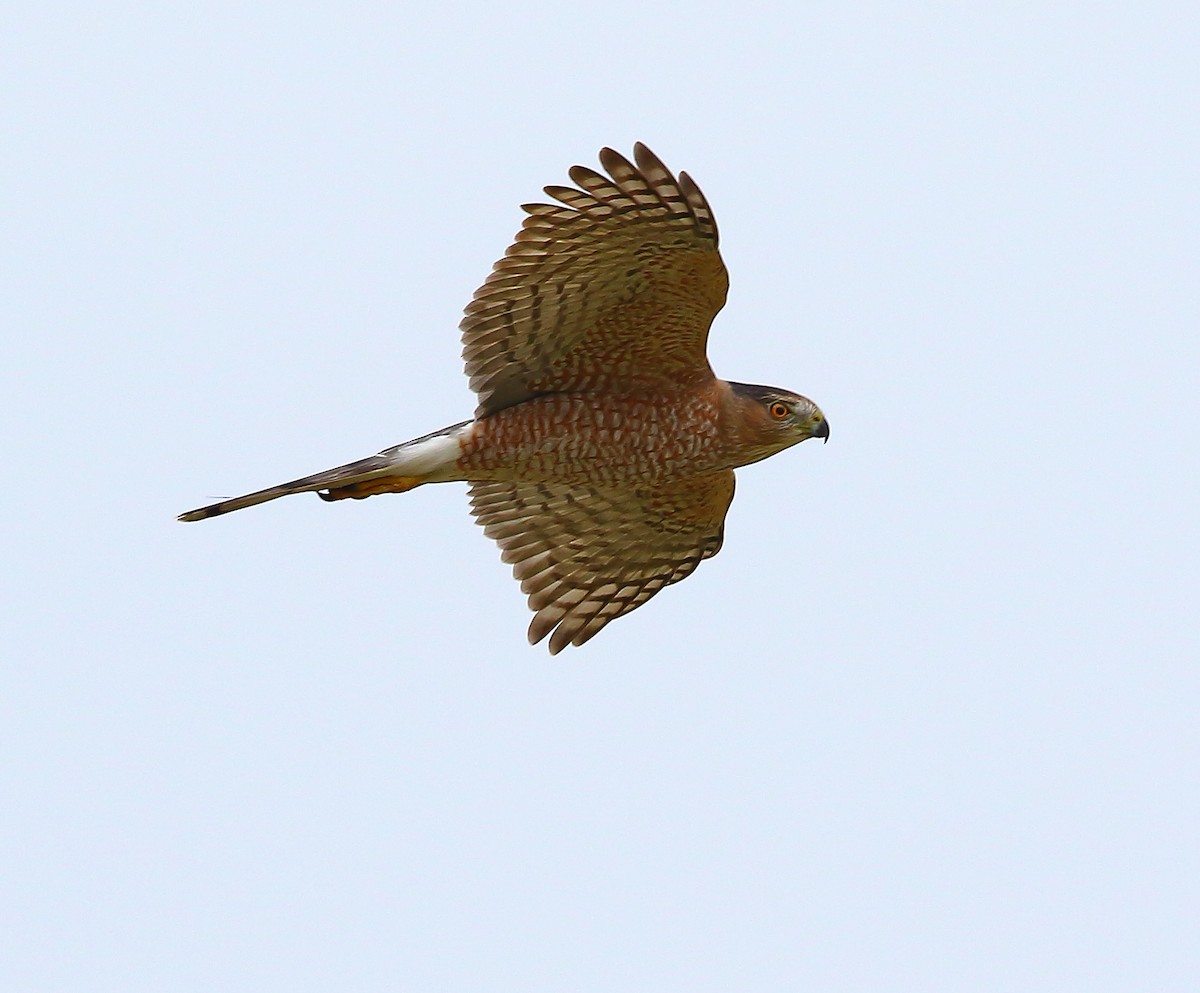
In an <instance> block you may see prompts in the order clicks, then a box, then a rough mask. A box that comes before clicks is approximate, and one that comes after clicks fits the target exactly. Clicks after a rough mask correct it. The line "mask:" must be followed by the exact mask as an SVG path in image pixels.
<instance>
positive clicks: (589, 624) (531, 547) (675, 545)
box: [471, 469, 734, 654]
mask: <svg viewBox="0 0 1200 993" xmlns="http://www.w3.org/2000/svg"><path fill="white" fill-rule="evenodd" d="M733 484H734V479H733V472H732V471H731V470H728V469H727V470H723V471H720V472H714V473H710V474H707V475H703V476H692V477H689V478H687V479H681V480H670V481H667V482H665V483H659V484H656V485H653V486H646V487H643V488H639V489H636V490H631V489H603V488H599V487H580V486H567V485H562V484H557V483H520V482H485V483H472V484H471V513H472V514H473V515H474V516H475V519H476V520H477V521H478V522H479V523H480V524H482V525H483V529H484V533H485V534H486V535H487V536H488V537H489V538H493V539H495V541H496V542H497V544H499V546H500V557H501V558H502V559H503V560H504V561H505V562H510V563H512V566H513V575H514V576H515V577H516V578H517V579H519V580H520V581H521V589H522V590H523V591H524V592H525V593H527V594H529V606H530V609H532V610H533V611H535V615H536V616H535V617H534V618H533V621H532V623H531V624H530V625H529V641H530V643H536V642H538V641H541V640H542V638H544V637H546V635H547V634H550V632H551V631H553V632H554V633H553V634H552V635H551V637H550V652H551V654H557V653H558V652H559V651H561V650H562V649H563V648H565V647H566V646H567V645H568V644H573V645H582V644H583V643H584V642H585V641H587V640H588V639H589V638H590V637H592V635H594V634H595V633H596V632H597V631H599V630H600V629H601V628H602V627H604V625H605V624H607V623H608V622H609V621H611V620H613V619H614V618H617V617H620V616H621V615H622V614H627V613H629V611H631V610H633V609H635V608H637V607H640V606H641V605H642V604H643V603H645V602H646V601H647V600H649V599H650V598H651V597H652V596H654V594H655V593H657V592H658V591H659V590H661V589H662V588H663V587H664V586H667V585H669V584H670V583H677V582H679V580H681V579H684V578H686V577H687V576H689V575H691V573H692V571H693V570H694V569H695V568H696V566H697V565H699V564H700V562H701V561H702V560H704V559H707V558H710V557H712V556H713V555H716V554H717V552H718V551H719V550H720V548H721V539H722V534H723V531H724V524H725V514H726V512H727V511H728V510H729V504H730V502H731V501H732V500H733Z"/></svg>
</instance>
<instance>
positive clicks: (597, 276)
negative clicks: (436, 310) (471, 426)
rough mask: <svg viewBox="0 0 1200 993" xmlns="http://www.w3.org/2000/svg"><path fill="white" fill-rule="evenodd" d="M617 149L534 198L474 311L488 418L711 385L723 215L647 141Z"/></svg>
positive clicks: (482, 410)
mask: <svg viewBox="0 0 1200 993" xmlns="http://www.w3.org/2000/svg"><path fill="white" fill-rule="evenodd" d="M634 160H635V161H634V162H630V161H629V160H628V159H627V158H625V157H624V156H623V155H621V154H620V153H619V152H616V151H613V150H612V149H610V148H605V149H602V150H601V152H600V162H601V165H602V166H603V167H604V169H605V170H606V171H607V173H608V175H605V174H603V173H600V172H597V171H596V170H594V169H590V168H587V167H586V166H575V167H573V168H572V169H571V170H570V176H571V180H572V181H573V182H574V183H575V184H576V187H568V186H547V187H546V193H547V195H548V196H550V197H551V198H552V199H554V200H556V201H558V203H557V204H526V205H525V206H524V208H523V209H524V210H525V211H526V213H527V214H528V215H529V216H528V217H526V219H525V222H524V224H523V225H522V228H521V230H520V231H519V232H518V233H517V235H516V237H515V239H514V241H513V243H512V245H510V246H509V248H508V250H507V251H506V252H505V255H504V257H503V258H502V259H500V260H499V261H498V262H497V263H496V264H495V266H493V270H492V273H491V274H490V275H489V276H488V278H487V280H486V281H485V282H484V284H483V285H482V286H481V287H480V288H479V289H478V290H477V291H476V293H475V296H474V298H473V299H472V301H471V302H470V303H469V304H468V305H467V307H466V310H465V316H464V318H463V321H462V324H461V325H460V326H461V329H462V338H463V358H464V360H465V362H466V371H467V375H468V377H469V378H470V381H471V388H472V389H473V390H475V392H476V393H477V394H478V399H479V405H478V408H477V409H476V416H484V415H486V414H490V413H494V412H496V411H497V410H500V409H503V408H504V407H507V406H510V405H512V404H514V403H519V402H521V401H522V400H527V399H529V398H530V397H533V396H537V395H538V394H540V393H550V392H566V391H579V392H586V391H589V390H597V389H607V390H619V389H622V388H636V387H637V386H639V385H640V386H644V385H646V384H648V383H661V382H662V381H671V382H679V381H692V380H697V379H705V378H710V377H711V376H712V372H711V370H710V369H709V366H708V360H707V358H706V356H705V346H706V343H707V338H708V330H709V327H710V325H711V324H712V320H713V318H714V317H715V316H716V314H717V312H718V311H719V310H720V309H721V307H722V306H723V305H724V302H725V295H726V292H727V290H728V286H729V277H728V274H727V273H726V271H725V266H724V263H723V262H722V261H721V257H720V254H719V252H718V250H717V243H718V233H717V226H716V222H715V221H714V220H713V216H712V211H711V209H710V208H709V206H708V202H707V200H705V198H704V194H703V193H701V191H700V189H699V187H697V186H696V184H695V183H694V182H692V180H691V179H690V178H689V177H688V176H687V174H686V173H681V174H680V176H679V178H678V179H676V177H675V176H674V175H672V173H671V172H670V170H669V169H667V167H666V166H664V165H663V164H662V161H661V160H660V159H659V158H658V157H657V156H655V155H654V153H653V152H651V151H650V150H649V149H648V148H646V146H645V145H642V144H640V143H639V144H638V145H636V146H635V147H634Z"/></svg>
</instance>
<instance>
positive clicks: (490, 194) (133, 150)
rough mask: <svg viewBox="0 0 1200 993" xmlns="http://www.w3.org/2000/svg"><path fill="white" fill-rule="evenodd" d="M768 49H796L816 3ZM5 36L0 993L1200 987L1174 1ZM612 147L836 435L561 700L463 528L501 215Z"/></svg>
mask: <svg viewBox="0 0 1200 993" xmlns="http://www.w3.org/2000/svg"><path fill="white" fill-rule="evenodd" d="M797 7H799V9H797ZM414 9H415V8H413V6H412V5H405V4H401V3H390V4H338V5H332V4H331V5H327V6H324V5H314V4H304V5H295V4H259V5H254V6H253V7H250V8H247V6H246V5H243V4H231V3H225V4H221V3H199V4H189V5H177V4H157V5H155V4H152V5H109V4H100V5H96V4H90V5H83V4H71V3H65V4H58V5H54V4H37V5H32V4H18V5H17V6H16V7H15V8H14V9H10V10H9V12H8V13H6V15H5V27H4V30H3V32H2V35H0V67H2V68H0V71H2V72H3V74H4V79H5V91H6V93H7V95H8V98H7V99H6V101H5V106H4V108H3V110H2V111H0V113H2V114H3V133H4V139H3V151H2V152H0V180H2V183H0V185H2V188H3V190H4V197H3V201H4V205H5V206H4V217H5V221H4V230H5V237H4V239H3V246H4V248H3V252H4V257H3V259H2V260H0V291H2V292H0V311H2V313H0V318H2V323H3V327H4V329H5V334H4V335H3V346H2V348H3V356H4V361H3V364H2V366H0V376H3V379H4V382H3V397H4V399H3V403H4V407H5V416H4V418H3V422H2V425H0V435H2V437H3V444H4V451H5V454H6V457H7V459H8V462H9V470H8V472H7V474H6V476H7V478H6V481H5V485H4V489H5V511H6V512H5V514H4V516H3V521H2V523H0V528H2V529H3V535H2V542H3V548H4V558H5V561H6V563H7V568H6V569H5V570H4V578H3V584H4V589H3V590H2V591H0V594H2V596H0V612H2V615H3V616H2V623H3V644H4V661H3V663H2V665H0V807H2V809H3V811H4V813H3V816H2V817H0V913H2V914H3V918H4V922H3V925H2V926H0V988H2V989H5V990H13V991H22V993H35V991H37V993H40V991H47V993H49V991H54V993H62V991H76V990H79V991H83V990H119V991H123V993H135V991H155V993H160V991H163V990H170V991H172V993H190V991H212V990H222V991H240V990H247V991H250V990H253V991H264V990H281V991H283V990H286V991H291V993H294V991H309V990H313V991H317V990H353V991H356V993H366V991H376V990H379V991H383V990H387V991H394V990H404V991H408V990H412V991H419V993H436V991H447V993H453V991H468V990H469V991H514V993H517V991H519V993H543V991H544V993H550V991H562V990H571V991H573V993H601V991H604V993H609V991H618V990H619V991H623V993H629V991H647V993H649V991H667V990H686V991H688V993H706V991H713V993H718V991H720V993H723V991H730V990H753V991H776V990H779V991H792V990H820V991H848V993H850V991H871V993H877V991H914V993H916V991H919V993H931V991H954V993H962V991H997V993H1001V991H1003V993H1010V991H1014V990H1053V991H1055V993H1066V991H1087V993H1096V991H1107V990H1112V991H1128V990H1134V989H1143V990H1155V991H1174V990H1179V991H1192V990H1195V989H1196V988H1197V987H1198V986H1200V950H1198V949H1200V945H1198V944H1197V941H1196V935H1197V933H1198V932H1200V853H1198V846H1197V837H1198V836H1200V817H1198V809H1200V801H1198V796H1197V794H1198V788H1200V773H1198V770H1200V761H1198V759H1200V754H1198V752H1200V748H1198V746H1200V730H1198V728H1200V722H1198V719H1197V710H1198V704H1200V676H1198V674H1197V661H1198V658H1200V636H1198V621H1197V602H1198V599H1200V569H1198V565H1197V563H1198V547H1197V546H1198V541H1197V539H1198V537H1200V533H1198V532H1200V527H1198V525H1197V507H1198V506H1200V500H1198V497H1200V493H1198V489H1200V487H1198V482H1197V481H1198V478H1200V465H1198V464H1197V463H1198V460H1197V428H1196V424H1197V416H1198V414H1200V402H1198V400H1197V382H1198V379H1200V354H1198V352H1200V349H1198V347H1197V328H1198V326H1200V294H1198V293H1197V289H1196V287H1197V269H1198V263H1200V252H1198V251H1197V248H1198V244H1197V231H1198V230H1200V209H1198V207H1200V203H1198V192H1197V191H1198V184H1197V162H1198V160H1200V155H1198V153H1200V135H1198V132H1197V121H1198V120H1200V106H1198V104H1200V78H1198V77H1200V73H1198V72H1197V59H1196V52H1197V50H1198V46H1200V32H1198V30H1197V21H1196V14H1195V11H1194V6H1193V5H1190V4H1183V3H1180V4H1165V3H1146V4H1138V5H1134V4H1128V5H1114V4H1082V3H1079V4H1074V3H1058V4H1022V5H1014V4H1011V3H1009V4H994V5H993V4H988V5H984V4H972V5H933V4H919V5H918V4H864V3H816V4H803V5H793V4H782V3H781V4H774V5H772V4H759V5H755V4H745V5H738V6H736V7H727V6H724V5H721V6H716V5H705V4H687V5H684V4H677V5H657V6H655V5H646V4H633V3H627V2H621V0H618V2H610V3H607V4H604V5H601V6H598V7H578V6H574V7H572V6H554V7H550V6H548V5H545V4H539V3H504V4H468V5H463V6H460V7H450V6H446V7H444V8H442V9H441V10H440V11H438V12H433V11H432V10H430V11H427V12H414ZM639 139H640V140H643V141H645V142H647V143H648V144H649V145H650V146H651V147H652V148H653V149H654V150H655V151H656V152H658V154H659V155H660V156H661V157H662V158H663V159H664V160H665V161H666V163H667V164H668V165H669V166H670V167H671V168H673V169H675V170H680V169H686V170H688V171H689V172H691V174H692V175H693V176H694V177H696V179H697V180H698V182H699V183H700V185H701V186H702V187H703V188H704V190H705V192H706V194H707V195H708V197H709V199H710V201H711V203H712V205H713V207H714V210H715V212H716V216H717V219H718V222H719V224H720V226H721V231H722V238H723V241H722V247H723V252H724V255H725V259H726V262H727V264H728V266H729V269H730V272H731V277H732V290H731V293H730V298H729V304H728V306H727V308H726V310H725V311H724V313H722V314H721V315H720V317H718V319H717V323H716V325H715V328H714V333H713V340H712V349H711V351H712V359H713V364H714V366H715V368H716V369H717V371H718V373H719V374H721V375H723V376H726V377H728V378H730V379H737V380H742V381H747V382H765V383H773V384H776V385H780V386H784V387H787V388H790V389H794V390H797V391H799V392H801V393H804V394H806V395H808V396H811V397H812V398H813V399H815V400H816V401H817V402H818V403H819V404H821V406H822V407H823V408H824V410H825V411H826V413H827V414H828V416H829V419H830V422H831V424H832V438H831V440H830V443H829V444H828V445H825V446H821V445H816V444H810V445H803V446H801V447H800V448H798V449H795V450H793V451H790V452H787V453H784V454H783V455H780V456H778V457H776V458H774V459H771V460H770V461H768V462H765V463H763V464H761V465H758V466H753V467H750V468H748V469H746V470H743V471H742V472H741V473H740V475H739V487H738V496H737V499H736V500H735V502H734V505H733V508H732V511H731V514H730V518H729V523H728V527H727V532H726V539H727V540H726V545H725V549H724V550H723V551H722V552H721V554H720V555H719V556H718V557H717V558H715V559H714V560H712V561H711V562H707V563H705V564H704V565H703V566H702V567H701V568H700V569H699V570H698V572H697V573H696V574H695V576H694V577H692V578H691V579H689V580H688V581H687V582H685V583H682V584H680V585H679V586H676V587H673V588H671V589H668V590H667V591H665V592H664V593H662V594H661V595H660V596H659V597H658V598H656V599H655V601H654V602H653V603H652V604H651V605H649V606H647V607H646V608H644V609H642V610H639V611H637V612H636V613H634V614H633V615H631V616H630V617H628V618H626V619H623V620H621V621H619V622H617V623H616V624H614V625H612V626H611V627H609V628H608V629H606V630H605V631H604V632H603V633H602V634H601V635H599V636H598V637H597V638H596V639H595V641H593V642H591V643H590V644H589V645H587V646H586V647H585V648H584V649H581V650H568V651H567V652H565V653H564V654H563V655H561V656H559V657H557V658H555V659H551V658H550V657H549V656H548V655H547V654H546V652H545V650H544V648H543V647H539V648H532V649H531V648H529V647H528V646H527V645H526V644H525V637H524V630H525V626H526V624H527V623H528V616H529V615H528V612H527V611H526V608H525V606H524V602H523V598H522V596H521V594H520V591H519V589H518V588H517V585H516V584H515V583H514V582H513V581H512V580H511V578H510V577H509V570H508V568H507V567H506V566H504V565H502V564H501V563H500V561H499V558H498V555H497V552H496V550H495V548H494V547H493V546H492V545H491V543H490V542H488V541H487V540H486V539H485V538H484V537H483V535H482V534H481V533H480V532H479V531H478V529H477V528H476V527H475V526H474V525H473V524H472V522H471V520H470V518H469V516H468V514H467V509H466V499H465V494H464V492H463V487H462V486H461V485H445V486H437V487H434V486H431V487H425V488H423V489H421V490H418V491H415V492H413V493H411V494H407V495H404V496H395V497H381V498H378V499H373V500H369V501H365V502H362V503H354V502H347V503H345V504H336V505H326V504H323V503H321V502H320V501H319V500H317V499H316V498H315V497H297V498H293V499H289V500H284V501H280V502H278V503H275V504H271V505H269V506H267V507H261V508H255V509H252V510H248V511H245V512H243V513H239V514H236V515H234V516H232V517H229V518H224V519H221V520H216V521H211V522H205V523H203V524H197V525H181V524H178V523H176V522H175V520H174V517H175V515H176V514H178V513H179V512H181V511H183V510H186V509H188V508H191V507H194V506H197V505H198V504H201V503H203V502H206V501H208V500H209V499H210V498H218V497H222V496H227V495H232V494H235V493H238V492H242V491H245V490H248V489H254V488H257V487H260V486H264V485H269V484H272V483H275V482H278V481H280V480H282V479H287V478H291V477H294V476H297V475H301V474H304V473H308V472H312V471H316V470H319V469H323V468H326V467H328V466H331V465H334V464H337V463H340V462H343V461H346V460H349V459H353V458H357V457H360V456H364V455H367V454H370V453H372V452H374V451H376V450H378V449H379V448H382V447H384V446H385V445H389V444H393V443H396V442H399V441H402V440H405V439H407V438H411V437H415V436H417V435H420V434H422V433H424V432H427V431H430V430H433V429H435V428H439V427H441V426H443V425H446V424H450V423H452V422H454V421H457V420H460V419H462V418H464V417H466V416H468V415H469V413H470V411H471V408H472V406H473V404H472V399H471V396H470V394H469V392H468V390H467V386H466V381H465V378H464V377H463V376H462V373H461V366H460V362H459V357H458V352H459V344H458V340H457V330H456V325H457V323H458V320H459V316H460V313H461V309H462V307H463V305H464V304H465V303H466V301H467V300H468V299H469V297H470V294H471V292H472V291H473V290H474V289H475V287H476V286H477V285H478V283H479V282H480V281H481V280H482V279H483V277H484V276H485V275H486V273H487V271H488V268H489V266H490V265H491V263H492V261H493V260H494V259H495V258H496V257H497V256H499V255H500V254H501V253H502V252H503V250H504V248H505V246H506V245H507V244H508V241H509V239H510V237H511V235H512V234H513V232H514V231H515V230H516V228H517V226H518V224H519V222H520V218H521V214H520V212H519V211H518V209H517V205H518V204H520V203H522V202H526V201H530V200H535V199H540V193H539V191H540V187H541V186H542V185H544V184H547V183H561V182H563V181H565V178H566V170H567V167H569V166H570V165H572V164H573V163H575V162H586V163H594V162H595V153H596V151H597V149H598V148H599V147H600V146H601V145H605V144H611V145H613V146H615V147H617V148H619V149H622V150H625V151H628V150H629V148H630V147H631V146H632V144H633V142H634V141H635V140H639Z"/></svg>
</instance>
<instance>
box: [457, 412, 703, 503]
mask: <svg viewBox="0 0 1200 993" xmlns="http://www.w3.org/2000/svg"><path fill="white" fill-rule="evenodd" d="M718 416H719V413H718V409H717V407H716V405H715V404H713V403H710V402H706V401H705V400H704V399H696V398H695V397H692V398H688V399H679V400H675V401H672V400H663V399H661V398H659V399H655V400H650V399H642V398H631V397H621V396H598V395H588V394H572V393H558V394H550V395H547V396H541V397H535V398H534V399H532V400H527V401H525V402H524V403H520V404H517V405H516V406H514V407H508V408H506V409H505V410H501V411H498V412H497V413H495V414H492V415H490V416H489V417H485V418H481V419H480V420H478V421H476V422H475V423H474V424H473V425H472V430H471V432H470V434H469V435H468V436H467V437H465V438H464V439H463V442H462V455H461V456H460V457H459V459H458V466H459V469H460V470H461V471H462V473H463V478H465V479H469V480H485V479H520V480H530V481H538V480H544V481H547V482H551V481H553V482H589V483H597V484H601V485H604V484H618V485H619V484H623V483H635V482H641V481H652V480H655V479H661V478H663V477H668V476H686V475H692V474H694V473H700V472H708V471H711V470H713V469H716V468H721V467H723V461H722V459H721V455H720V447H721V446H720V432H719V430H718Z"/></svg>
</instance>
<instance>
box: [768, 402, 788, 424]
mask: <svg viewBox="0 0 1200 993" xmlns="http://www.w3.org/2000/svg"><path fill="white" fill-rule="evenodd" d="M767 410H768V411H770V413H771V416H772V417H774V418H775V420H777V421H782V420H783V419H784V418H785V417H787V415H788V409H787V404H785V403H780V402H779V401H778V400H776V401H775V402H774V403H773V404H771V406H769V407H768V408H767Z"/></svg>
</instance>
